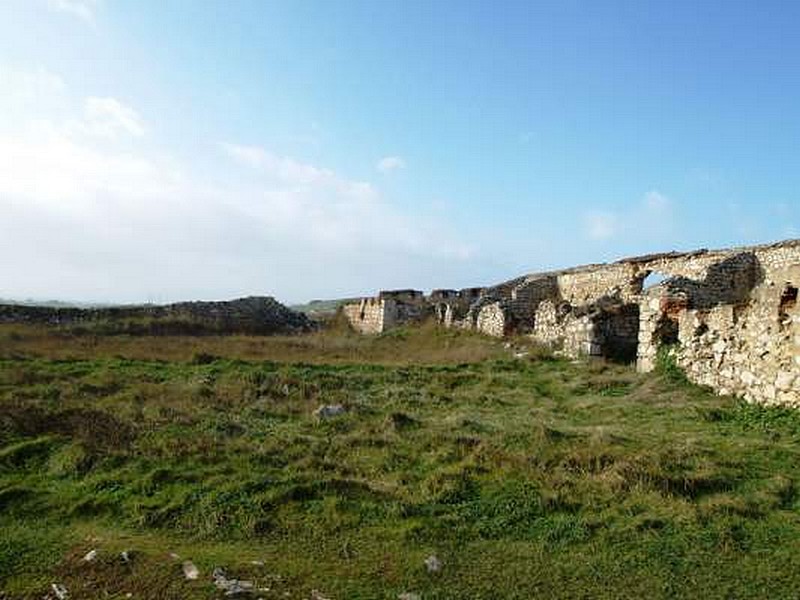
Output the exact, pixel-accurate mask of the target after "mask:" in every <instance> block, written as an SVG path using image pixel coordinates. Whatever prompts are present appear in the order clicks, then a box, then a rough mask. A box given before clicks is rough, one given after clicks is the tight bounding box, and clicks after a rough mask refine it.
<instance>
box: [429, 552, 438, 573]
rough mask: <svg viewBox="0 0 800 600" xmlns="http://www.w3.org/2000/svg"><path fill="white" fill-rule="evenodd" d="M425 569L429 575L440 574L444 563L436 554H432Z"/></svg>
mask: <svg viewBox="0 0 800 600" xmlns="http://www.w3.org/2000/svg"><path fill="white" fill-rule="evenodd" d="M425 567H426V568H427V569H428V573H438V572H439V571H441V570H442V561H441V560H439V558H438V557H437V556H436V555H435V554H431V555H430V556H429V557H428V558H426V559H425Z"/></svg>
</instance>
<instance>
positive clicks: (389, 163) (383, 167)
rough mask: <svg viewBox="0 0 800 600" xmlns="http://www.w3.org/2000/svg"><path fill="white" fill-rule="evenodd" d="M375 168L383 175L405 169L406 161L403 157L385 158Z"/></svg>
mask: <svg viewBox="0 0 800 600" xmlns="http://www.w3.org/2000/svg"><path fill="white" fill-rule="evenodd" d="M375 168H376V169H378V171H380V172H381V173H391V172H392V171H397V170H398V169H405V168H406V161H405V159H403V158H402V157H401V156H384V157H383V158H382V159H380V160H379V161H378V162H377V163H376V164H375Z"/></svg>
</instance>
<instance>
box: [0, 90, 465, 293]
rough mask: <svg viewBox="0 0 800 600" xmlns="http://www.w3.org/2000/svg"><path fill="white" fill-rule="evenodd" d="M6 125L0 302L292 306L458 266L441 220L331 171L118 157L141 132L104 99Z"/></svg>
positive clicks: (287, 164) (257, 154)
mask: <svg viewBox="0 0 800 600" xmlns="http://www.w3.org/2000/svg"><path fill="white" fill-rule="evenodd" d="M35 80H36V77H35V76H33V77H32V81H35ZM43 80H44V81H46V80H48V78H47V77H45V78H43ZM34 87H36V86H34ZM42 93H44V92H42ZM65 95H66V96H69V93H68V91H67V92H66V94H65ZM35 104H36V103H33V104H32V105H31V106H34V105H35ZM7 125H8V126H7V127H5V128H0V214H2V215H3V218H2V219H0V253H2V254H5V255H12V254H13V255H14V256H19V257H21V258H20V259H19V260H14V261H5V262H3V261H0V282H5V283H4V284H3V285H4V286H9V285H11V284H12V283H13V286H14V289H9V288H8V287H5V288H4V289H0V292H5V293H6V294H11V295H28V296H48V297H49V296H50V295H52V294H53V293H57V294H60V295H64V296H71V297H83V298H90V299H91V298H94V299H101V300H102V299H107V300H137V299H145V298H153V297H156V298H158V299H160V300H168V299H179V298H200V297H230V296H234V295H239V294H248V293H258V292H267V293H276V294H278V295H279V297H283V298H284V299H302V298H307V297H310V296H311V295H314V294H315V293H320V292H322V293H337V292H339V293H352V292H353V291H356V290H362V291H370V290H372V289H374V288H378V287H380V286H382V285H398V284H401V282H402V281H403V279H402V278H404V277H407V278H409V279H406V281H408V282H409V283H410V284H412V285H413V284H414V282H419V281H420V280H423V281H427V278H428V277H429V275H428V274H429V272H430V271H432V270H433V269H432V267H431V265H439V267H438V268H441V269H442V270H443V271H446V270H447V269H448V268H452V267H453V265H469V264H470V263H469V260H468V259H470V258H471V257H472V256H473V254H472V248H471V246H470V245H468V244H465V243H463V242H461V241H460V240H459V238H458V236H457V235H455V234H454V233H453V232H452V231H450V229H449V225H448V224H447V222H446V221H443V220H438V219H436V218H425V217H422V216H420V215H416V214H413V213H409V212H406V211H404V210H403V209H402V207H397V206H395V205H393V204H391V203H390V202H388V201H387V200H386V199H385V198H384V197H383V196H382V194H381V192H380V190H379V189H378V188H377V187H376V186H375V185H373V184H372V183H371V182H368V181H360V180H357V179H353V178H349V177H347V176H346V175H344V174H342V173H339V172H337V171H336V170H334V169H330V168H327V167H323V166H318V165H316V164H312V163H310V162H306V161H302V160H298V159H296V158H294V157H291V156H285V155H281V154H278V153H275V152H272V151H270V150H269V149H267V148H266V147H262V146H255V145H244V144H237V143H232V142H228V143H224V144H222V145H221V150H222V152H223V153H224V154H225V155H226V156H227V157H229V159H230V160H229V161H227V162H226V161H221V162H220V161H217V163H219V164H218V169H216V170H214V172H213V173H211V172H206V171H199V170H198V169H196V168H195V167H194V166H193V164H194V161H188V162H186V161H182V160H181V159H180V157H175V156H171V155H170V154H169V152H167V151H166V150H165V149H164V148H158V147H157V146H155V144H156V140H157V139H158V136H149V137H152V138H153V139H152V140H150V142H149V143H147V144H142V143H135V144H131V143H130V140H131V139H134V140H135V139H136V138H138V137H140V136H142V135H143V134H144V133H145V132H146V131H147V132H149V131H151V129H152V128H153V127H154V125H151V124H146V123H145V122H144V120H143V119H142V117H141V116H140V115H139V113H138V111H137V110H136V109H135V108H134V107H132V106H129V105H127V104H124V103H122V102H121V101H119V100H116V99H113V98H109V97H105V98H100V97H89V98H84V99H73V98H67V99H65V101H64V102H63V106H61V107H60V108H59V109H58V110H55V111H51V112H45V113H41V114H40V113H39V112H38V111H33V112H31V113H29V114H28V115H27V117H26V119H17V120H15V121H14V122H13V123H10V124H7ZM217 148H218V149H219V148H220V146H217ZM198 152H202V149H198ZM236 164H239V165H241V166H242V167H245V168H244V169H242V168H236V166H235V165H236ZM432 239H435V240H437V243H436V244H431V243H430V240H432ZM447 265H450V267H448V266H447ZM458 268H462V267H458ZM463 269H464V270H466V269H467V266H464V267H463ZM431 284H433V281H431ZM326 290H327V292H326ZM0 295H3V294H2V293H0Z"/></svg>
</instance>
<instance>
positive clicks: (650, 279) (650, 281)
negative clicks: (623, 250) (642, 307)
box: [642, 271, 670, 291]
mask: <svg viewBox="0 0 800 600" xmlns="http://www.w3.org/2000/svg"><path fill="white" fill-rule="evenodd" d="M669 278H670V276H669V275H666V274H664V273H661V272H659V271H650V272H649V273H648V274H647V276H646V277H645V278H644V280H642V290H643V291H646V290H649V289H651V288H654V287H656V286H657V285H660V284H662V283H664V282H665V281H666V280H667V279H669Z"/></svg>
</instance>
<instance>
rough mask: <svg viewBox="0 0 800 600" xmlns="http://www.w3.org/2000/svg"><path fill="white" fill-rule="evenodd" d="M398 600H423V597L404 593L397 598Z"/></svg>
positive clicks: (412, 593)
mask: <svg viewBox="0 0 800 600" xmlns="http://www.w3.org/2000/svg"><path fill="white" fill-rule="evenodd" d="M397 600H422V596H420V595H419V594H415V593H414V592H403V593H402V594H399V595H398V596H397Z"/></svg>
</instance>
